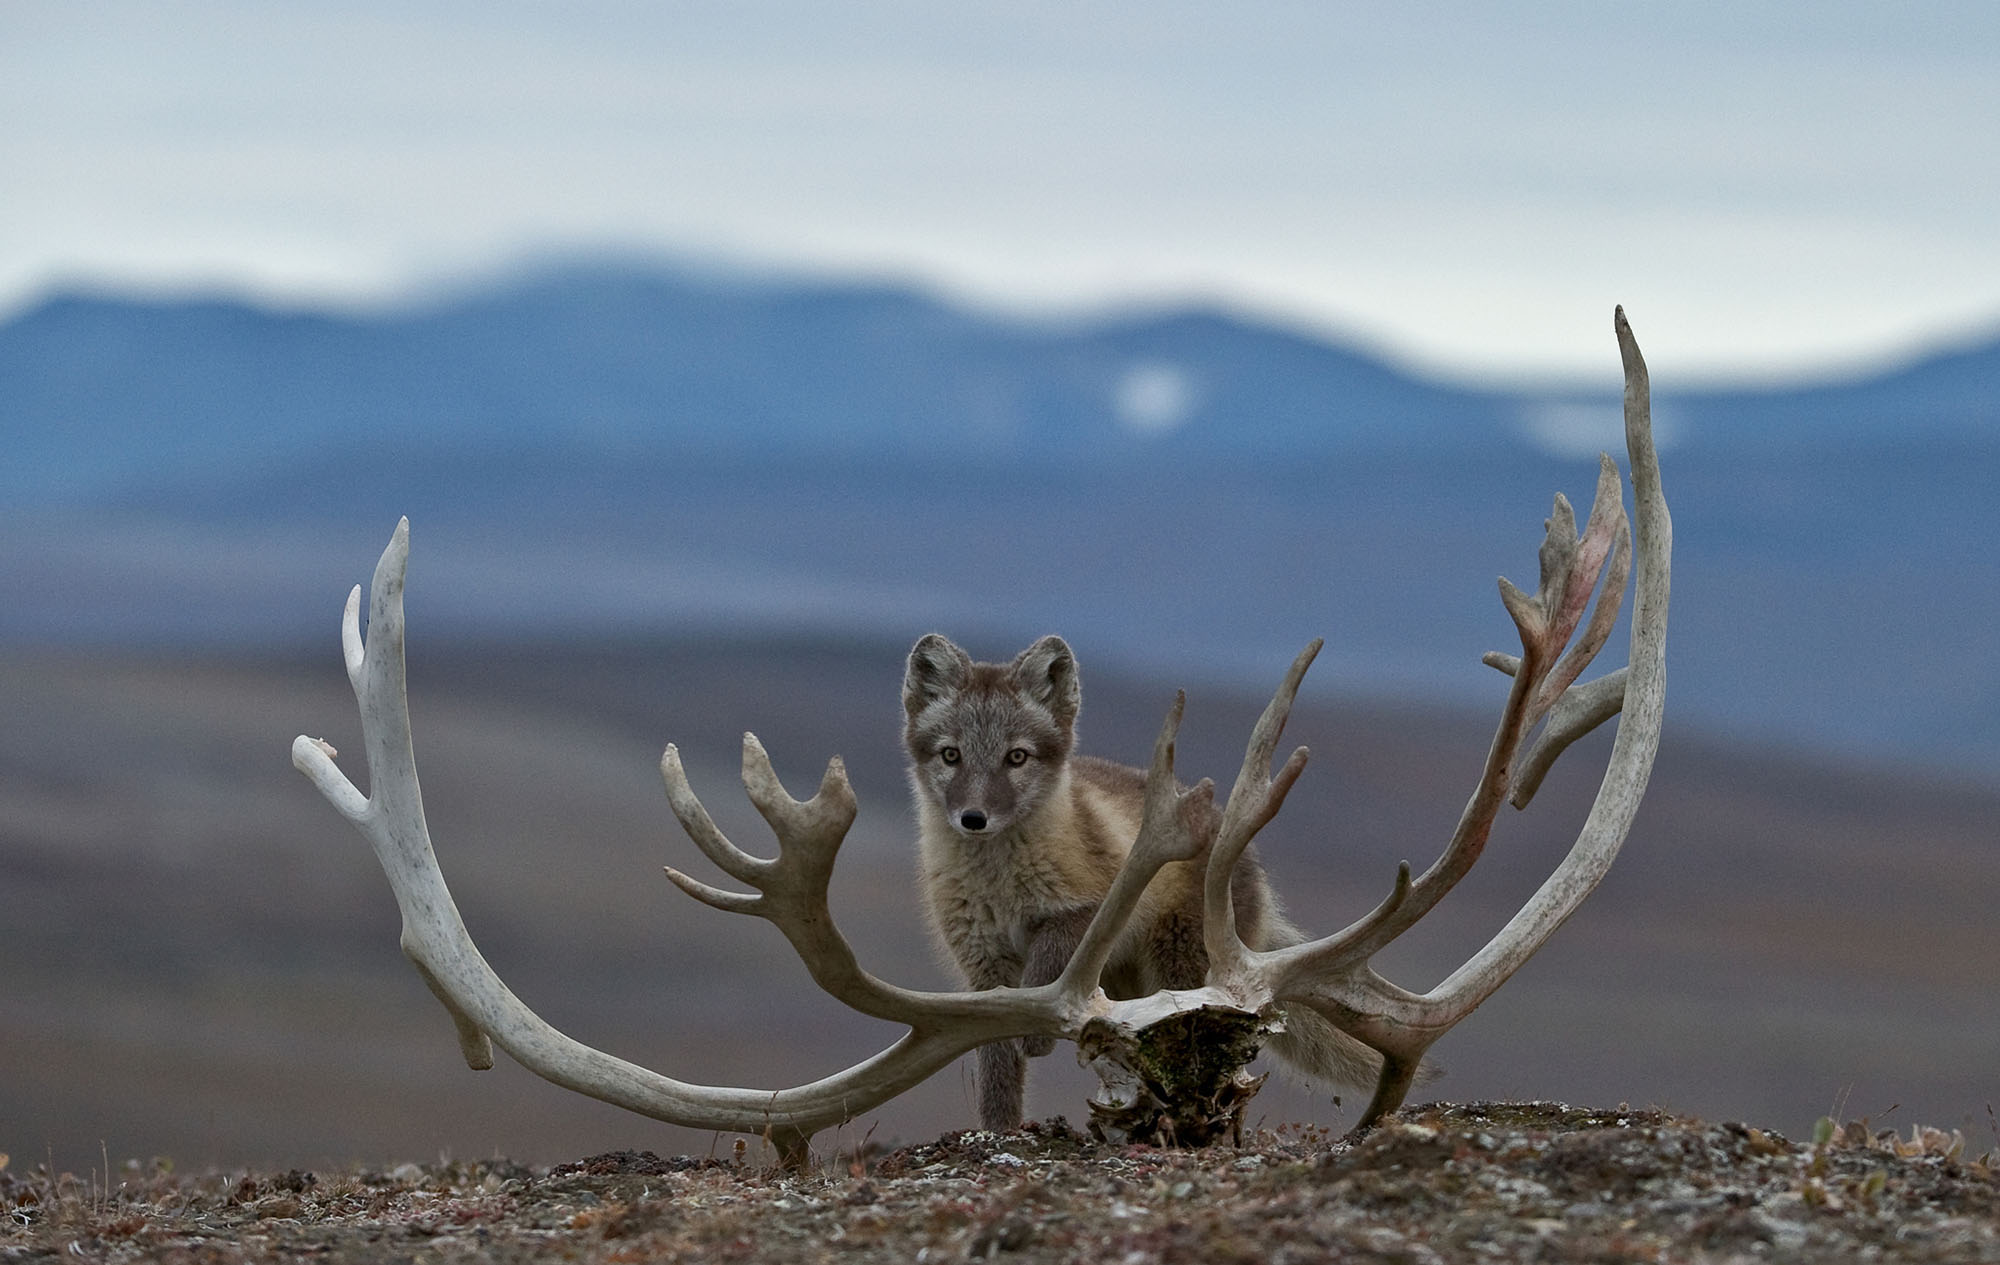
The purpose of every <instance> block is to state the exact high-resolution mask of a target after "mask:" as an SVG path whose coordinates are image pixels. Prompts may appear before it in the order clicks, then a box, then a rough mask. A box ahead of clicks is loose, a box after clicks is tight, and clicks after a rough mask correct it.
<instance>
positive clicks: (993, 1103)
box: [960, 953, 1028, 1130]
mask: <svg viewBox="0 0 2000 1265" xmlns="http://www.w3.org/2000/svg"><path fill="white" fill-rule="evenodd" d="M960 965H961V967H962V968H963V969H964V971H965V980H966V983H967V984H968V985H969V986H970V987H972V988H974V989H987V988H1012V987H1015V986H1016V985H1018V984H1019V983H1020V982H1021V959H1020V958H1018V957H1014V956H1012V955H1011V954H999V953H995V954H993V955H991V956H986V957H980V958H977V959H974V960H972V961H964V960H963V959H961V962H960ZM975 1066H976V1067H977V1068H978V1080H979V1124H980V1127H981V1128H985V1129H996V1130H1001V1129H1013V1128H1017V1127H1019V1125H1020V1123H1021V1111H1022V1107H1023V1106H1024V1104H1025V1103H1026V1100H1027V1084H1028V1061H1027V1059H1025V1058H1023V1057H1022V1055H1021V1043H1020V1042H1019V1041H1017V1040H1014V1039H1013V1038H1009V1039H1007V1040H1005V1041H995V1042H993V1043H992V1044H991V1045H982V1046H980V1047H979V1054H978V1061H977V1063H976V1065H975Z"/></svg>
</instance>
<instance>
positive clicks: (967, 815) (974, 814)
mask: <svg viewBox="0 0 2000 1265" xmlns="http://www.w3.org/2000/svg"><path fill="white" fill-rule="evenodd" d="M958 828H959V829H960V830H971V831H979V830H984V829H986V814H985V813H982V812H980V811H979V810H978V809H977V808H968V809H966V810H965V811H964V812H961V813H960V814H959V815H958Z"/></svg>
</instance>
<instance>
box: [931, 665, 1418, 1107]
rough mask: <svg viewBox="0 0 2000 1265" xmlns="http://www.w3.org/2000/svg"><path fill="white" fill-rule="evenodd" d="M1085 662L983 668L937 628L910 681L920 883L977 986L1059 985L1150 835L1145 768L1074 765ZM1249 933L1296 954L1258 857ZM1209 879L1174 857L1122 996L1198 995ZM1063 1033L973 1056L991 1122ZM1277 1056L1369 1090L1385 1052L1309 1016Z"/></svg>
mask: <svg viewBox="0 0 2000 1265" xmlns="http://www.w3.org/2000/svg"><path fill="white" fill-rule="evenodd" d="M1082 701H1083V694H1082V686H1081V684H1080V682H1079V679H1078V675H1077V663H1076V656H1075V655H1074V654H1072V653H1071V651H1070V648H1069V646H1068V644H1067V643H1065V642H1064V641H1063V639H1062V638H1060V637H1044V638H1042V639H1041V640H1040V641H1037V642H1036V643H1035V644H1034V645H1032V646H1029V647H1028V648H1027V649H1026V650H1023V651H1022V652H1021V653H1020V655H1019V656H1017V657H1016V658H1015V659H1014V661H1013V662H1012V663H1004V664H1002V663H975V662H974V661H973V660H972V658H971V657H970V656H969V655H967V654H966V653H965V652H964V651H963V650H960V649H959V648H958V647H957V646H955V645H953V644H952V643H951V642H950V641H948V640H946V639H945V638H944V637H942V636H939V635H938V634H936V633H932V634H930V635H929V636H927V637H924V638H923V639H922V640H920V641H918V642H917V644H916V646H915V647H914V648H913V649H912V650H911V651H910V658H909V663H908V665H907V668H906V670H905V674H904V678H903V711H904V718H905V724H904V742H905V745H906V746H907V747H908V750H909V757H910V786H911V790H912V792H913V793H914V796H915V800H916V814H917V851H918V862H919V869H920V883H921V888H922V894H923V901H924V906H925V910H926V912H927V914H928V916H929V919H930V923H931V927H932V929H933V931H934V932H935V934H936V935H937V938H938V939H939V940H940V941H941V942H942V944H943V946H944V948H945V950H946V952H948V953H949V954H950V956H951V959H952V961H953V962H954V963H955V964H956V965H957V967H958V969H959V971H960V973H961V974H962V975H963V976H964V978H965V982H966V985H967V986H968V987H970V988H975V989H984V988H1001V987H1033V986H1035V985H1039V984H1046V983H1048V982H1050V981H1051V980H1054V979H1055V978H1056V977H1057V976H1059V975H1061V974H1062V971H1063V968H1064V967H1065V966H1067V965H1068V963H1069V959H1070V955H1071V954H1072V953H1074V952H1075V950H1076V946H1077V943H1078V941H1079V940H1081V939H1082V937H1083V932H1084V928H1085V927H1087V926H1088V925H1089V923H1090V919H1091V916H1092V915H1093V914H1094V913H1095V912H1096V911H1097V906H1098V904H1099V903H1100V902H1101V901H1102V900H1103V899H1104V895H1105V893H1106V892H1107V891H1109V890H1110V887H1111V880H1112V878H1113V877H1114V876H1116V874H1117V873H1118V868H1119V866H1120V865H1121V864H1123V862H1124V860H1125V856H1126V854H1127V853H1128V852H1129V851H1130V850H1131V848H1132V843H1133V841H1134V839H1136V838H1137V836H1138V833H1139V818H1140V812H1141V808H1142V805H1143V800H1144V790H1145V780H1146V776H1145V774H1144V773H1143V772H1142V771H1141V770H1138V769H1134V768H1128V767H1126V766H1124V765H1121V764H1114V763H1112V762H1111V761H1109V760H1100V759H1097V758H1095V757H1092V756H1085V755H1078V754H1077V753H1076V751H1075V746H1076V721H1077V714H1078V712H1079V711H1080V710H1081V707H1082ZM1231 896H1232V899H1233V901H1234V904H1235V907H1236V909H1235V912H1236V925H1237V929H1238V932H1239V934H1241V935H1242V937H1243V939H1244V942H1245V943H1246V944H1248V945H1249V946H1250V947H1251V948H1254V949H1262V950H1268V949H1274V948H1279V947H1283V946H1286V945H1292V944H1298V943H1300V942H1301V941H1302V940H1303V938H1304V937H1303V936H1302V935H1301V933H1300V932H1299V930H1298V928H1296V927H1294V926H1293V925H1292V924H1291V923H1290V922H1289V921H1287V920H1286V918H1285V916H1284V914H1283V913H1282V912H1281V911H1280V910H1279V907H1278V900H1277V896H1276V894H1275V893H1274V892H1273V891H1272V890H1271V884H1270V880H1269V879H1268V878H1267V877H1266V875H1265V873H1264V870H1263V867H1262V866H1261V865H1260V864H1258V862H1257V860H1256V857H1255V855H1254V854H1253V853H1249V852H1246V853H1245V855H1244V857H1243V861H1242V863H1241V864H1240V865H1238V867H1237V870H1236V873H1235V875H1234V876H1233V879H1232V886H1231ZM1201 921H1202V872H1201V869H1200V868H1199V866H1198V864H1197V863H1194V862H1176V863H1174V864H1171V865H1168V866H1167V867H1165V868H1164V869H1162V870H1161V871H1160V873H1159V875H1158V877H1156V878H1155V879H1154V880H1153V881H1152V883H1151V884H1150V885H1148V887H1147V888H1146V892H1145V895H1144V896H1143V897H1142V899H1141V901H1140V904H1139V908H1138V910H1137V911H1136V912H1135V913H1134V914H1133V916H1132V918H1131V920H1130V921H1129V922H1128V923H1127V924H1126V926H1125V929H1124V931H1123V933H1122V934H1121V935H1120V937H1119V939H1118V942H1117V944H1116V946H1115V947H1114V949H1113V951H1112V954H1111V960H1110V962H1109V963H1108V964H1107V965H1106V967H1105V971H1104V976H1103V987H1104V990H1105V992H1106V993H1108V994H1109V995H1110V996H1112V997H1113V998H1129V997H1143V996H1146V995H1147V994H1149V993H1153V992H1157V991H1159V990H1160V989H1163V988H1173V989H1188V988H1198V987H1200V986H1201V984H1202V982H1203V980H1204V979H1205V977H1206V976H1207V973H1208V952H1207V949H1206V948H1205V947H1204V946H1203V943H1202V929H1201ZM1053 1046H1054V1040H1053V1038H1048V1037H1040V1038H1028V1039H1025V1040H1009V1041H1000V1042H995V1043H993V1044H991V1045H987V1046H983V1047H981V1049H980V1050H979V1054H978V1086H979V1117H980V1122H981V1124H982V1125H984V1126H985V1127H987V1128H990V1129H1011V1128H1014V1127H1016V1126H1018V1125H1019V1124H1020V1123H1021V1111H1022V1104H1023V1099H1024V1093H1025V1087H1026V1083H1027V1062H1026V1059H1027V1057H1029V1056H1039V1055H1043V1054H1047V1053H1048V1052H1049V1051H1050V1049H1052V1048H1053ZM1270 1050H1271V1052H1272V1053H1273V1054H1274V1055H1276V1056H1277V1058H1278V1059H1279V1061H1280V1062H1281V1063H1283V1064H1285V1065H1287V1066H1288V1068H1289V1069H1290V1070H1291V1071H1293V1072H1296V1073H1298V1074H1300V1075H1302V1076H1303V1077H1305V1078H1308V1079H1312V1080H1319V1081H1327V1082H1332V1083H1335V1084H1339V1085H1349V1086H1366V1085H1371V1084H1373V1082H1374V1080H1375V1077H1376V1073H1377V1072H1378V1070H1379V1069H1380V1067H1381V1056H1380V1055H1378V1054H1376V1053H1375V1052H1374V1051H1372V1050H1370V1049H1368V1048H1367V1047H1366V1046H1364V1045H1362V1044H1361V1043H1360V1042H1359V1041H1356V1040H1355V1039H1354V1038H1352V1037H1349V1036H1347V1035H1346V1034H1344V1033H1342V1032H1340V1031H1339V1030H1337V1029H1335V1028H1334V1027H1333V1026H1332V1025H1331V1024H1329V1023H1327V1022H1326V1020H1324V1019H1323V1018H1321V1017H1320V1016H1319V1015H1317V1014H1314V1013H1312V1012H1311V1011H1308V1010H1306V1009H1304V1008H1303V1007H1298V1006H1294V1007H1291V1008H1290V1010H1289V1011H1288V1012H1287V1014H1286V1016H1285V1031H1284V1032H1282V1033H1279V1034H1274V1035H1273V1036H1272V1038H1271V1040H1270Z"/></svg>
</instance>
